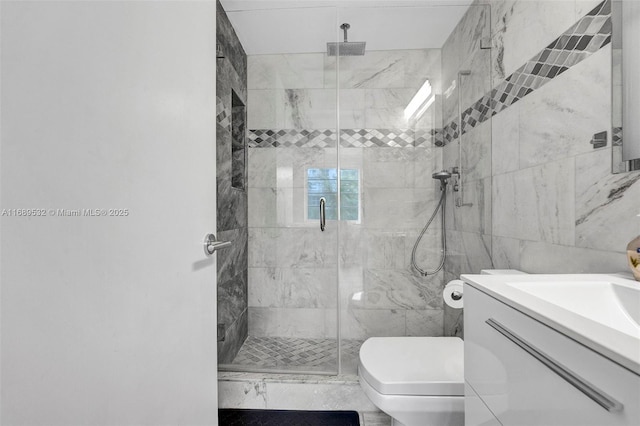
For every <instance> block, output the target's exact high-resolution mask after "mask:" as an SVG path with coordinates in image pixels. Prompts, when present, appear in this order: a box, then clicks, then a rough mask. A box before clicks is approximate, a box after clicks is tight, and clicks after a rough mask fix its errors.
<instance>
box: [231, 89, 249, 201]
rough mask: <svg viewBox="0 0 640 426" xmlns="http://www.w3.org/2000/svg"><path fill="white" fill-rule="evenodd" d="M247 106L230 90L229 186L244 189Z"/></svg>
mask: <svg viewBox="0 0 640 426" xmlns="http://www.w3.org/2000/svg"><path fill="white" fill-rule="evenodd" d="M246 109H247V107H246V106H245V104H244V103H243V102H242V100H240V97H238V95H237V94H236V92H235V91H233V90H232V91H231V186H232V187H233V188H237V189H242V190H244V189H245V182H246V178H245V177H246V163H247V161H246V158H247V157H246V155H247V150H246V134H247V114H246Z"/></svg>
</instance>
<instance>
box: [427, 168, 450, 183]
mask: <svg viewBox="0 0 640 426" xmlns="http://www.w3.org/2000/svg"><path fill="white" fill-rule="evenodd" d="M431 177H432V178H434V179H440V181H441V182H442V183H444V184H446V183H447V179H450V178H451V173H449V172H448V171H446V170H443V171H441V172H436V173H434V174H432V175H431Z"/></svg>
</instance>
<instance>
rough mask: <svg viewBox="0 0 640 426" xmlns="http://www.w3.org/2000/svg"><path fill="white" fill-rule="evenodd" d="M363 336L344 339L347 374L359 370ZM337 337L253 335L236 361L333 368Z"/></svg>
mask: <svg viewBox="0 0 640 426" xmlns="http://www.w3.org/2000/svg"><path fill="white" fill-rule="evenodd" d="M362 342H363V341H362V340H353V339H343V340H342V365H343V374H356V368H357V365H358V351H359V350H360V346H361V345H362ZM337 354H338V349H337V341H336V339H301V338H294V337H255V336H249V337H247V339H246V340H245V342H244V344H243V345H242V347H241V348H240V350H239V351H238V354H237V355H236V357H235V359H234V360H233V363H232V364H234V365H242V366H251V367H259V368H277V369H289V368H291V369H296V370H305V369H308V370H313V371H318V370H319V371H332V370H335V369H336V368H337Z"/></svg>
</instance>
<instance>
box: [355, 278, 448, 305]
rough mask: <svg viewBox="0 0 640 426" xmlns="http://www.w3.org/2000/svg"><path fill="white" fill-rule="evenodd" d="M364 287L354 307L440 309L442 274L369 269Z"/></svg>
mask: <svg viewBox="0 0 640 426" xmlns="http://www.w3.org/2000/svg"><path fill="white" fill-rule="evenodd" d="M364 283H365V291H364V294H363V297H362V300H361V301H360V302H359V303H357V301H353V303H352V305H353V306H354V307H356V306H359V307H360V306H361V307H363V308H367V309H441V308H442V293H441V292H442V276H441V275H433V276H429V277H420V276H418V275H417V273H413V272H410V271H409V270H408V269H407V270H404V271H403V270H396V269H366V270H365V273H364Z"/></svg>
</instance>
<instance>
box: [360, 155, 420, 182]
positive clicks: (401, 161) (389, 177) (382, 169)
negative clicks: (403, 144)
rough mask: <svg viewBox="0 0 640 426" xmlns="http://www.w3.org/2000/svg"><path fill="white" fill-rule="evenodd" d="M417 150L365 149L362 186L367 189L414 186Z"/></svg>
mask: <svg viewBox="0 0 640 426" xmlns="http://www.w3.org/2000/svg"><path fill="white" fill-rule="evenodd" d="M414 152H415V148H383V149H376V148H371V149H365V151H364V170H363V181H362V184H363V185H364V187H366V188H406V187H411V186H412V185H413V178H414V170H415V165H414Z"/></svg>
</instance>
